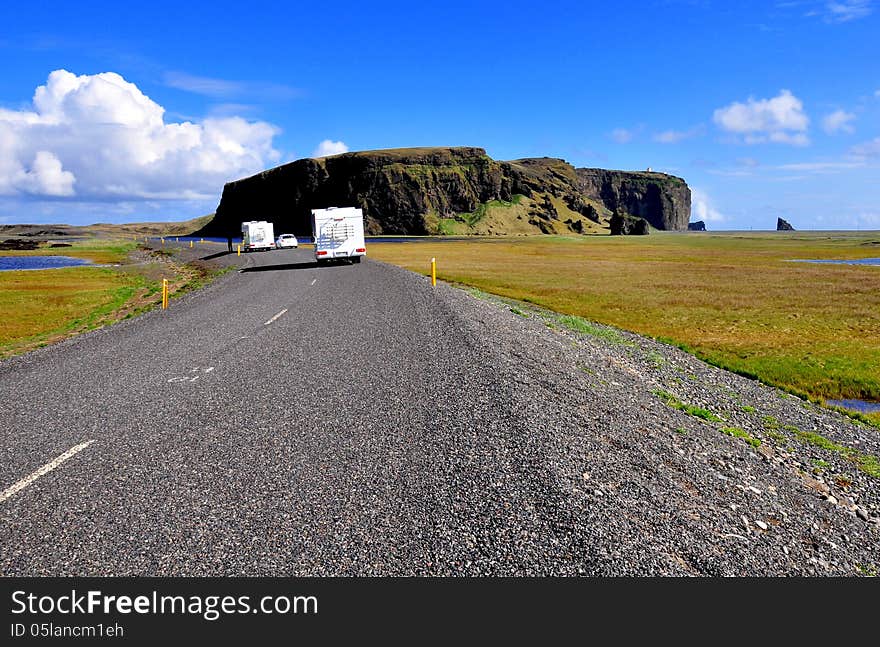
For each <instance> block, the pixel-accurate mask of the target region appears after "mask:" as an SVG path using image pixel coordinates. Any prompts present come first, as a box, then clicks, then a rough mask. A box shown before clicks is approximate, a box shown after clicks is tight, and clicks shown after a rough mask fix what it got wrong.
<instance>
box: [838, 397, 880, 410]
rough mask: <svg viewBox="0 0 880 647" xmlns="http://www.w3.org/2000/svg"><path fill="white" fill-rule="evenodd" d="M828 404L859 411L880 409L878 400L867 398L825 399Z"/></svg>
mask: <svg viewBox="0 0 880 647" xmlns="http://www.w3.org/2000/svg"><path fill="white" fill-rule="evenodd" d="M826 402H827V403H828V404H833V405H834V406H836V407H843V408H844V409H851V410H853V411H859V412H861V413H877V412H878V411H880V402H869V401H867V400H826Z"/></svg>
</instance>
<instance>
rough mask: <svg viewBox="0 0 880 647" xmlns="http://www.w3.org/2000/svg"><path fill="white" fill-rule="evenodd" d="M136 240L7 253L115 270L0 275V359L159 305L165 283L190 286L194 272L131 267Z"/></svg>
mask: <svg viewBox="0 0 880 647" xmlns="http://www.w3.org/2000/svg"><path fill="white" fill-rule="evenodd" d="M135 247H136V243H135V242H134V241H132V240H115V239H90V240H85V241H77V242H75V243H73V245H72V246H71V247H60V248H50V247H41V248H40V249H37V250H30V251H3V252H0V254H2V255H4V256H33V255H43V256H45V255H61V256H74V257H77V258H87V259H89V260H91V261H92V262H94V263H97V264H113V265H114V266H113V267H90V266H82V267H67V268H62V269H52V270H39V271H5V272H0V313H2V314H3V316H2V317H0V358H2V357H6V356H9V355H15V354H18V353H21V352H25V351H28V350H31V349H33V348H37V347H39V346H45V345H46V344H48V343H52V342H54V341H58V340H61V339H64V338H66V337H69V336H71V335H73V334H76V333H78V332H83V331H86V330H90V329H92V328H96V327H99V326H102V325H105V324H108V323H112V322H113V321H117V320H119V319H122V318H125V317H127V316H132V315H134V314H137V313H138V312H140V311H142V310H144V309H147V308H150V307H153V306H155V305H156V304H157V303H158V302H159V299H160V294H159V291H160V286H161V282H162V279H163V278H168V279H169V280H170V281H171V282H172V283H171V289H172V291H180V290H181V289H184V288H185V287H191V284H194V283H195V281H196V278H197V277H196V276H195V274H196V273H195V272H194V270H192V269H191V268H188V267H182V266H172V265H169V264H167V263H162V264H159V263H155V262H152V263H151V262H147V263H137V264H129V263H128V259H129V255H130V254H131V252H132V251H133V250H134V249H135Z"/></svg>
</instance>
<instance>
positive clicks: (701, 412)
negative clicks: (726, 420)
mask: <svg viewBox="0 0 880 647" xmlns="http://www.w3.org/2000/svg"><path fill="white" fill-rule="evenodd" d="M652 393H653V394H654V395H656V396H657V397H658V398H660V399H661V400H663V401H664V402H665V403H666V404H667V405H668V406H670V407H672V408H673V409H676V410H678V411H684V412H685V413H686V414H688V415H689V416H694V417H695V418H700V419H701V420H705V421H706V422H723V419H722V418H720V417H718V416H716V415H715V414H714V413H712V412H711V411H709V410H708V409H703V408H701V407H696V406H694V405H691V404H686V403H684V402H682V401H681V400H679V399H678V398H677V397H675V396H674V395H673V394H671V393H669V392H668V391H664V390H663V389H656V390H654V391H652Z"/></svg>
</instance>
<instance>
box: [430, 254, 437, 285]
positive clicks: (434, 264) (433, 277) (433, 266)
mask: <svg viewBox="0 0 880 647" xmlns="http://www.w3.org/2000/svg"><path fill="white" fill-rule="evenodd" d="M431 285H437V259H436V258H432V259H431Z"/></svg>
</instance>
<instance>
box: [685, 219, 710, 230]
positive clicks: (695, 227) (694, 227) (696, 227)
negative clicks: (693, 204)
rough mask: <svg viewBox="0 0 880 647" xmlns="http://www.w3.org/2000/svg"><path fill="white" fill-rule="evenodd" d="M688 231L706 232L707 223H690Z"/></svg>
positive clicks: (698, 221) (700, 221) (699, 221)
mask: <svg viewBox="0 0 880 647" xmlns="http://www.w3.org/2000/svg"><path fill="white" fill-rule="evenodd" d="M688 231H706V223H705V222H703V221H702V220H697V221H696V222H689V223H688Z"/></svg>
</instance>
